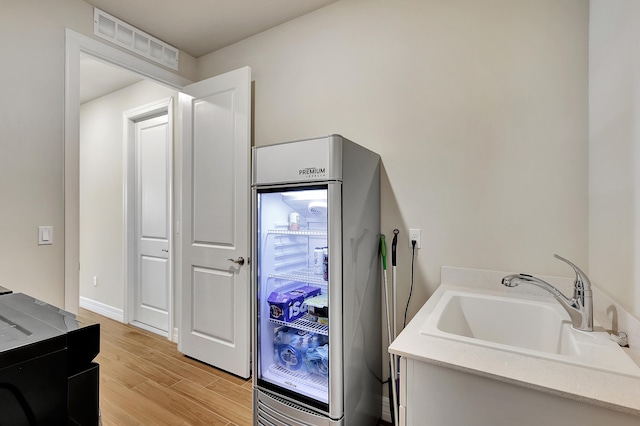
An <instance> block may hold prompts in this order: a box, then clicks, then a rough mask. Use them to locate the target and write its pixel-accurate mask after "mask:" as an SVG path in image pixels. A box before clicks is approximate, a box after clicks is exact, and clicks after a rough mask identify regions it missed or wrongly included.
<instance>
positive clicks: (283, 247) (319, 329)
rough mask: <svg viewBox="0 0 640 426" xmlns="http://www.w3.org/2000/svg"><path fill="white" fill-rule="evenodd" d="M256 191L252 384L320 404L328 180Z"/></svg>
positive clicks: (325, 338)
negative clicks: (254, 369)
mask: <svg viewBox="0 0 640 426" xmlns="http://www.w3.org/2000/svg"><path fill="white" fill-rule="evenodd" d="M257 195H258V199H257V205H258V207H257V208H258V210H257V226H258V229H257V232H258V238H257V241H258V249H257V250H258V251H257V257H258V258H257V262H258V263H257V281H258V300H257V307H258V323H257V331H258V336H257V338H258V347H257V348H256V350H257V351H258V358H257V360H258V366H257V374H258V383H259V384H260V385H261V386H263V387H265V388H267V389H270V390H272V391H274V392H277V393H280V394H283V395H287V396H290V397H293V398H295V399H296V400H299V401H301V402H303V403H306V404H308V405H311V406H314V407H316V408H319V409H323V410H325V411H326V410H327V408H328V399H329V391H328V376H329V326H328V307H329V303H328V267H329V264H328V259H329V257H328V247H327V246H328V244H327V186H326V185H325V186H320V187H313V188H309V187H305V188H300V187H294V188H291V189H286V190H281V189H279V190H276V191H274V190H258V193H257Z"/></svg>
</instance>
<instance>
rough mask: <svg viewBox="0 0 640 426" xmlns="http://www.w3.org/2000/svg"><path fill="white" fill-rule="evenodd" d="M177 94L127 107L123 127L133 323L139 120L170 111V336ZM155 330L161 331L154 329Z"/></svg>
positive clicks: (126, 257) (127, 308)
mask: <svg viewBox="0 0 640 426" xmlns="http://www.w3.org/2000/svg"><path fill="white" fill-rule="evenodd" d="M173 110H174V109H173V98H172V97H168V98H165V99H161V100H159V101H157V102H152V103H150V104H146V105H142V106H140V107H138V108H133V109H130V110H127V111H125V112H123V113H122V129H123V133H124V134H123V136H122V141H123V147H122V150H123V156H124V158H123V164H124V167H123V176H122V182H123V184H124V188H123V189H124V191H123V197H122V200H123V210H124V221H123V242H124V247H123V262H124V265H123V267H124V268H123V271H124V274H125V276H124V279H125V281H124V305H123V306H124V310H123V322H124V323H126V324H129V323H130V322H132V321H134V320H135V308H136V306H135V304H136V298H135V286H136V279H137V277H136V274H135V272H136V262H137V252H136V250H135V241H136V233H135V232H134V231H135V230H136V205H137V200H136V187H135V185H136V155H135V143H136V123H137V122H139V121H143V120H147V119H150V118H153V117H158V116H161V115H165V114H166V115H167V121H168V133H169V135H170V138H171V141H170V142H169V143H170V144H171V149H170V150H169V171H168V172H169V175H170V176H171V177H172V178H171V184H170V185H169V194H168V196H169V205H170V206H171V208H169V211H168V212H167V214H168V221H169V233H168V234H169V258H168V262H169V271H168V275H169V276H168V280H169V294H170V295H171V297H169V323H168V330H167V337H168V338H169V339H170V340H173V339H172V336H173V334H174V333H173V324H174V321H173V309H174V306H175V305H174V296H175V292H174V287H173V282H174V279H173V270H174V264H173V262H174V257H173V251H174V249H176V248H177V245H176V244H174V238H173V232H174V226H173V225H174V224H173V216H174V214H173V211H174V207H173V206H174V205H175V204H174V199H173V193H174V188H173V187H174V182H175V179H174V174H173V170H174V165H173V160H174V159H173V151H174V149H175V145H176V144H175V135H174V132H173V131H174V126H173V115H174V114H173V112H174V111H173ZM136 325H137V326H138V327H140V328H144V329H149V330H151V328H150V327H146V326H145V324H142V323H136ZM151 331H153V332H154V333H157V331H154V330H151Z"/></svg>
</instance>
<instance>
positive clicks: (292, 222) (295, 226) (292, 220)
mask: <svg viewBox="0 0 640 426" xmlns="http://www.w3.org/2000/svg"><path fill="white" fill-rule="evenodd" d="M299 229H300V213H296V212H291V213H289V230H290V231H298V230H299Z"/></svg>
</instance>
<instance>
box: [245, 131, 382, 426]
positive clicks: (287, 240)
mask: <svg viewBox="0 0 640 426" xmlns="http://www.w3.org/2000/svg"><path fill="white" fill-rule="evenodd" d="M252 196H253V206H254V207H253V214H252V224H253V231H252V233H253V237H252V246H253V249H252V262H251V271H252V272H251V274H252V285H253V312H254V321H253V339H254V345H253V417H254V423H255V424H256V425H314V426H322V425H327V426H329V425H331V426H334V425H354V426H364V425H376V424H377V422H378V420H379V418H380V414H381V410H382V396H381V389H382V385H381V383H382V380H381V375H382V342H381V340H382V338H381V334H382V333H381V326H382V318H381V302H380V298H381V290H380V267H379V259H378V258H379V254H378V250H379V238H380V157H379V156H378V155H377V154H376V153H374V152H371V151H369V150H368V149H365V148H363V147H361V146H359V145H357V144H355V143H353V142H351V141H349V140H347V139H345V138H343V137H341V136H338V135H331V136H327V137H322V138H316V139H307V140H302V141H295V142H287V143H281V144H276V145H270V146H261V147H256V148H254V149H253V177H252Z"/></svg>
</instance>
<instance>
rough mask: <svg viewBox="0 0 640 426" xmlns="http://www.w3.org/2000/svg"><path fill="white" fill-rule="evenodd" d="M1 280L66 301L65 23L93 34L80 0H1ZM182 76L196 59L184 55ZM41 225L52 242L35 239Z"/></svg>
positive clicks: (58, 302)
mask: <svg viewBox="0 0 640 426" xmlns="http://www.w3.org/2000/svg"><path fill="white" fill-rule="evenodd" d="M0 28H2V35H1V36H0V52H2V74H1V75H2V83H0V84H1V86H0V87H1V88H2V97H1V98H0V117H1V118H0V120H1V124H0V200H1V201H0V203H2V204H1V208H0V285H4V286H6V287H9V288H11V289H13V290H14V291H17V292H24V293H29V294H31V295H33V296H35V297H37V298H40V299H42V300H44V301H46V302H49V303H52V304H54V305H57V306H63V305H64V193H63V179H64V176H63V171H64V142H63V140H64V139H63V137H64V134H63V123H64V109H63V106H64V81H65V80H64V75H65V65H64V64H65V28H71V29H73V30H74V31H77V32H79V33H81V34H84V35H87V36H91V35H92V34H93V7H92V6H90V5H89V4H87V3H85V2H84V1H81V0H56V1H42V0H20V1H14V0H0ZM180 64H181V70H180V74H181V75H183V76H185V77H187V78H190V77H191V78H192V77H193V74H194V73H195V60H194V59H193V58H191V57H189V55H186V54H183V52H181V54H180ZM39 225H52V226H53V228H54V231H53V232H54V237H53V238H54V244H53V245H52V246H38V245H37V241H38V240H37V237H38V234H37V229H38V226H39Z"/></svg>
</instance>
